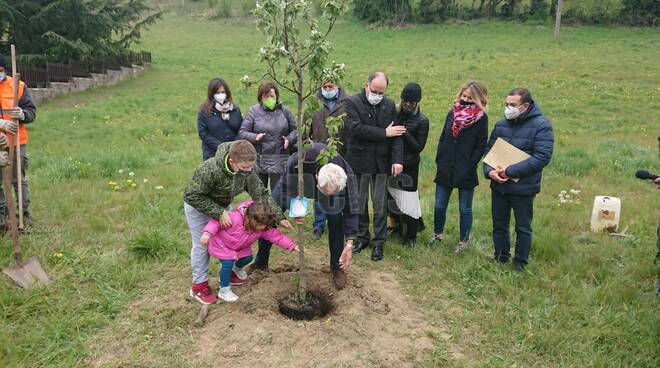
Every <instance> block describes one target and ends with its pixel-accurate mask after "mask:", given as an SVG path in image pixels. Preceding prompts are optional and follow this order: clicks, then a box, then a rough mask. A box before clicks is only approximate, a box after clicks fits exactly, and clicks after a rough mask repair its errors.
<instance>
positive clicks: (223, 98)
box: [213, 93, 227, 103]
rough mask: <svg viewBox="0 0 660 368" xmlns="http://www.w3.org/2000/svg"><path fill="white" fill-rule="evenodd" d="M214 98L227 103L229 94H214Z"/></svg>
mask: <svg viewBox="0 0 660 368" xmlns="http://www.w3.org/2000/svg"><path fill="white" fill-rule="evenodd" d="M213 99H215V100H216V101H217V102H219V103H225V100H226V99H227V94H226V93H216V94H214V95H213Z"/></svg>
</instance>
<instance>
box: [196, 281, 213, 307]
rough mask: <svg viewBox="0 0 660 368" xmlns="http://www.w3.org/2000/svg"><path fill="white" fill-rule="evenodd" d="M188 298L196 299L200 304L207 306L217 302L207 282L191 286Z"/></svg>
mask: <svg viewBox="0 0 660 368" xmlns="http://www.w3.org/2000/svg"><path fill="white" fill-rule="evenodd" d="M190 296H191V297H193V298H194V299H197V301H199V302H200V303H202V304H207V305H208V304H213V303H215V302H217V301H218V298H217V297H216V296H215V295H213V292H212V291H211V288H210V287H209V282H208V281H204V282H200V283H198V284H193V285H192V287H191V288H190Z"/></svg>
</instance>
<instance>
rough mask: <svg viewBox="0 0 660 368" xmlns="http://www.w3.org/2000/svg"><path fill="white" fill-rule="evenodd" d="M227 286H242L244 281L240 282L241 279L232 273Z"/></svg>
mask: <svg viewBox="0 0 660 368" xmlns="http://www.w3.org/2000/svg"><path fill="white" fill-rule="evenodd" d="M229 284H230V285H234V286H238V285H243V284H245V280H241V278H240V277H238V275H236V273H234V271H232V272H231V277H229Z"/></svg>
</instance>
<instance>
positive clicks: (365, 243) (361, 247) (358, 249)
mask: <svg viewBox="0 0 660 368" xmlns="http://www.w3.org/2000/svg"><path fill="white" fill-rule="evenodd" d="M367 248H369V242H368V241H364V240H360V241H358V243H357V245H356V246H354V247H353V254H358V253H360V252H362V250H364V249H367Z"/></svg>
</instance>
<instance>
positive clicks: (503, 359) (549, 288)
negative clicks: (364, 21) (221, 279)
mask: <svg viewBox="0 0 660 368" xmlns="http://www.w3.org/2000/svg"><path fill="white" fill-rule="evenodd" d="M196 6H197V7H196V8H194V9H193V10H192V11H190V12H188V13H189V14H185V12H172V13H169V14H168V15H166V16H165V18H164V19H163V20H162V21H160V22H159V23H158V24H157V25H156V26H155V27H153V29H152V30H151V31H150V32H148V33H146V34H145V37H144V42H143V45H140V47H141V48H144V49H147V50H150V51H151V52H152V53H153V58H154V64H153V67H152V69H151V70H149V71H148V72H146V73H145V74H143V75H141V76H140V77H139V78H138V79H135V80H131V81H126V82H123V83H121V84H119V85H117V86H115V87H111V88H99V89H96V90H94V91H89V92H86V93H82V94H74V95H70V96H64V97H60V98H57V99H55V100H53V101H50V102H48V103H46V104H43V105H41V106H39V116H38V120H37V122H36V123H35V124H34V125H33V126H31V127H30V145H29V149H30V154H31V161H30V169H29V175H30V180H31V191H32V195H31V197H32V202H33V207H32V209H33V214H34V217H35V218H36V220H37V222H38V225H39V228H41V229H47V230H44V231H40V232H36V233H34V234H31V235H29V236H24V237H22V238H21V239H22V244H23V246H24V253H25V254H27V255H35V256H37V257H38V258H39V259H40V260H41V262H42V264H44V266H45V267H46V268H47V269H48V271H49V273H50V275H51V276H52V278H53V280H54V281H53V284H52V285H50V286H48V287H42V288H36V289H30V290H21V289H19V288H18V287H16V286H15V285H14V284H13V283H12V282H11V281H10V280H9V279H8V278H6V277H4V276H3V277H0V289H1V290H0V366H8V367H73V366H87V365H88V364H89V362H90V360H91V359H93V357H95V356H97V354H99V352H102V351H107V349H109V348H108V347H107V346H99V343H98V341H99V340H98V339H99V337H98V336H97V334H99V333H108V331H110V332H112V331H119V332H122V331H124V332H125V335H117V336H114V339H116V340H117V341H118V342H117V344H119V343H120V342H121V341H125V342H126V344H128V343H129V342H130V343H132V344H138V343H139V341H142V339H145V341H147V342H145V343H144V345H143V346H142V347H141V348H140V349H138V351H139V353H138V352H136V353H135V356H134V359H135V360H134V361H133V362H127V363H126V365H131V364H135V365H141V366H166V365H176V366H186V361H185V358H183V357H185V355H186V353H187V351H188V350H187V349H189V348H190V344H191V342H190V340H189V337H188V334H187V332H184V330H185V329H186V328H187V327H186V326H187V323H188V322H189V318H190V311H189V310H188V311H186V310H185V309H183V310H181V309H177V310H173V311H159V310H158V309H154V308H151V309H145V310H139V309H138V310H136V311H134V312H132V310H133V309H131V305H132V303H134V302H136V301H138V300H139V299H140V297H141V295H142V294H144V293H147V291H148V290H151V289H156V288H163V287H165V288H167V287H170V288H174V289H175V290H170V291H169V294H170V295H171V294H176V293H179V292H180V293H182V294H183V293H185V291H186V288H187V287H188V284H187V283H188V275H189V268H190V266H189V260H188V250H189V248H188V247H189V234H188V232H187V228H186V226H185V223H184V218H183V213H182V212H183V209H182V193H183V189H184V187H185V185H186V184H187V181H188V180H189V178H190V176H191V174H192V172H193V170H194V168H195V166H196V165H197V163H198V162H199V161H200V160H201V149H200V143H199V139H198V138H197V135H196V125H195V116H196V111H197V107H198V105H199V103H200V102H201V100H202V98H203V96H204V94H205V89H206V83H207V82H208V79H209V78H211V77H213V76H216V75H220V76H223V77H225V78H226V79H227V80H228V81H229V83H230V86H231V87H233V92H234V95H235V96H236V100H237V103H238V105H239V106H240V107H241V108H242V110H243V111H247V108H248V107H249V106H250V105H252V104H254V102H255V97H254V91H241V90H240V87H239V83H238V80H239V78H240V77H241V76H243V75H244V74H250V75H252V76H257V75H261V74H262V69H261V67H260V65H258V64H257V63H256V61H255V54H256V51H257V49H258V48H259V47H260V46H261V43H262V40H263V36H261V35H260V34H259V33H258V32H257V30H256V27H255V26H254V24H253V23H251V22H250V21H246V20H244V19H242V20H236V19H223V20H217V21H211V20H205V19H201V18H199V17H198V15H199V13H200V12H201V11H202V6H201V5H196ZM237 9H238V8H237ZM239 10H240V9H239ZM659 35H660V34H659V33H658V31H657V30H654V29H624V28H588V27H585V28H572V27H565V28H564V29H563V32H562V44H561V45H557V44H555V43H554V42H553V34H552V29H550V28H548V27H530V26H525V25H516V24H507V23H481V24H465V25H446V26H419V27H410V28H405V29H396V30H392V29H370V28H366V27H364V26H362V25H360V24H357V23H354V22H352V21H350V20H346V21H343V22H341V23H340V24H339V26H338V28H337V32H336V33H335V34H334V36H333V40H334V41H335V45H336V47H335V51H334V53H333V59H334V60H336V61H339V62H344V63H346V65H347V68H348V75H347V78H346V81H345V83H344V85H345V86H346V87H347V88H348V89H349V90H350V91H351V92H356V91H357V90H358V89H359V88H361V86H362V85H363V83H364V80H365V78H366V75H367V74H368V73H369V72H370V71H373V70H374V69H382V70H385V71H387V72H388V73H389V74H390V77H391V81H392V82H391V85H390V88H389V94H390V95H391V96H393V97H398V94H399V91H400V90H401V88H402V87H403V85H404V84H405V83H407V82H409V81H419V82H420V83H421V84H422V86H423V88H424V98H423V101H422V109H423V111H424V112H425V113H426V114H427V115H428V116H429V118H430V120H431V124H432V127H431V134H430V137H429V144H428V146H427V148H426V150H425V152H424V156H423V160H422V164H421V167H422V173H421V178H420V179H421V180H420V182H421V183H429V184H426V185H424V184H423V185H422V188H421V195H422V198H423V202H424V203H423V208H424V211H425V219H426V223H427V225H430V224H431V223H432V205H433V193H434V187H433V186H432V185H431V184H430V183H431V181H432V179H433V176H434V163H433V158H434V157H435V149H436V142H437V139H438V134H439V132H440V130H441V127H442V123H443V122H444V116H445V114H446V111H447V109H448V108H449V106H450V103H451V101H452V99H453V98H454V95H455V93H456V92H457V89H458V88H459V86H460V85H461V84H462V83H463V82H464V81H465V80H467V79H469V78H477V79H480V80H482V81H484V82H485V83H486V84H487V85H488V87H489V93H490V97H491V110H490V115H491V121H492V122H493V123H494V121H495V120H496V119H499V118H501V116H502V112H501V110H502V108H501V107H502V106H501V105H502V104H501V102H502V101H503V100H504V98H505V95H506V93H507V91H508V90H509V89H511V88H512V87H515V86H526V87H528V88H530V89H531V91H532V92H533V94H534V97H535V99H536V100H537V101H538V102H539V103H540V105H541V107H542V108H543V110H544V111H545V112H546V114H547V116H548V117H549V118H550V120H551V121H552V122H553V125H554V128H555V134H556V153H555V157H554V159H553V162H552V163H551V165H550V166H549V167H548V168H547V170H546V171H545V174H544V182H543V192H542V193H541V194H540V195H539V196H538V197H537V200H536V205H535V219H534V230H535V233H534V244H533V249H532V256H531V263H530V265H529V267H528V271H527V272H525V273H524V274H522V275H516V274H513V273H512V272H511V271H510V270H509V269H508V268H502V267H499V266H497V265H494V264H490V263H489V262H487V259H488V258H489V257H490V254H491V252H492V248H491V247H492V245H491V242H490V226H491V222H490V202H489V201H490V197H489V190H488V188H487V186H486V185H483V181H482V185H481V186H479V187H478V188H477V192H476V194H475V204H474V215H475V226H474V229H473V241H472V242H471V247H470V248H469V249H468V250H467V251H466V252H465V253H464V254H461V255H460V256H455V255H454V254H453V253H452V252H451V248H453V247H452V246H453V244H452V243H453V242H455V241H457V237H456V234H457V232H458V224H457V220H458V213H457V209H456V198H452V204H451V207H450V210H449V220H448V225H447V229H446V232H447V233H448V234H449V237H448V239H447V240H445V241H444V242H443V245H442V246H441V247H437V248H433V249H426V248H425V247H421V246H420V247H417V248H415V249H413V250H407V249H403V248H402V247H401V245H400V244H399V243H398V242H396V241H391V242H388V245H387V249H386V260H385V261H384V262H382V263H380V264H371V262H370V261H368V260H367V256H364V255H360V256H357V257H356V258H357V259H356V262H358V263H360V264H361V265H362V266H364V267H371V268H375V269H381V270H384V271H389V270H392V269H394V270H396V273H397V276H398V277H399V278H400V280H401V281H402V284H403V285H405V288H406V290H407V292H409V293H410V294H411V295H412V296H413V299H414V301H415V302H416V303H418V304H419V305H420V307H421V308H422V310H423V311H424V313H425V316H426V318H428V320H429V324H430V325H432V326H434V325H445V326H447V331H448V333H449V334H450V335H451V338H450V342H451V344H453V345H454V347H459V348H460V350H461V351H462V353H463V355H464V356H465V357H464V358H463V359H455V358H454V356H453V355H452V354H451V353H450V349H449V347H448V346H447V343H446V342H445V340H443V339H441V338H439V337H438V336H437V334H436V333H435V332H434V331H431V332H430V334H431V335H430V336H431V338H432V339H433V340H434V341H435V342H436V350H435V351H434V352H433V353H432V354H430V355H429V356H428V357H427V360H426V362H427V363H426V364H425V366H428V367H435V366H479V367H500V366H501V367H505V366H506V367H508V366H514V365H515V366H525V367H527V366H538V367H547V366H552V367H576V366H594V367H601V366H631V367H655V366H659V365H660V354H659V353H658V342H659V341H660V326H659V322H660V321H659V318H658V313H657V311H658V302H659V300H660V299H659V298H658V296H657V295H656V294H655V292H654V291H653V286H654V282H655V280H656V278H657V276H658V271H657V268H655V266H653V265H652V263H651V260H652V257H653V255H654V252H655V237H654V234H655V226H656V225H657V220H658V219H657V208H658V203H659V202H658V198H657V196H658V192H657V190H656V189H655V188H654V187H653V186H651V185H650V183H643V182H641V181H637V180H635V179H634V178H633V177H632V176H633V173H634V171H635V170H636V169H638V168H647V169H649V170H652V171H653V170H655V171H660V161H659V160H658V158H657V143H656V139H655V136H656V135H658V134H660V129H659V128H660V122H659V121H658V116H659V113H660V108H659V107H660V105H659V103H658V97H657V94H658V84H659V82H660V77H659V74H658V69H657V66H658V64H657V60H658V59H659V58H660V50H659V44H658V41H659V40H660V38H659V37H658V36H659ZM284 100H285V102H287V103H291V102H292V101H293V99H292V97H291V96H288V95H284ZM491 126H492V124H491ZM119 170H124V172H123V173H122V174H120V173H119V172H118V171H119ZM131 171H132V172H134V176H132V177H129V176H128V172H131ZM128 179H131V180H133V182H134V183H136V187H131V186H130V183H129V184H128V185H127V183H126V180H128ZM144 179H147V182H144ZM110 181H113V182H116V183H120V184H121V185H120V188H119V189H118V190H115V189H113V188H114V186H113V185H110V184H109V182H110ZM157 186H159V187H160V186H162V189H156V187H157ZM571 188H575V189H580V190H581V191H582V193H581V198H582V200H581V203H580V204H571V205H562V206H559V205H558V202H557V194H558V193H559V192H560V191H561V190H568V189H571ZM603 194H605V195H613V196H618V197H621V198H622V201H623V211H622V218H621V219H622V226H623V227H627V228H628V232H629V233H630V234H632V235H633V237H631V238H626V239H621V238H613V237H607V236H604V235H598V234H590V233H588V232H587V231H588V228H589V216H590V212H591V201H592V198H593V196H595V195H603ZM426 236H428V234H427V233H424V234H423V237H424V238H425V237H426ZM10 244H11V243H10V241H9V239H8V238H4V239H3V240H2V242H1V243H0V260H1V261H0V266H2V267H4V266H7V265H10V264H11V263H12V261H11V251H10ZM274 256H275V257H276V259H277V254H274ZM136 309H137V308H136ZM122 313H132V314H134V315H135V316H136V317H135V318H136V319H137V320H139V321H141V322H140V323H139V324H138V325H135V326H133V327H131V328H123V327H122V325H121V323H122V319H121V318H120V316H121V315H122ZM162 321H164V323H162V324H161V323H160V322H162ZM161 333H165V334H167V335H160V334H161ZM101 341H108V340H101ZM120 348H121V347H119V345H118V346H117V349H120Z"/></svg>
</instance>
